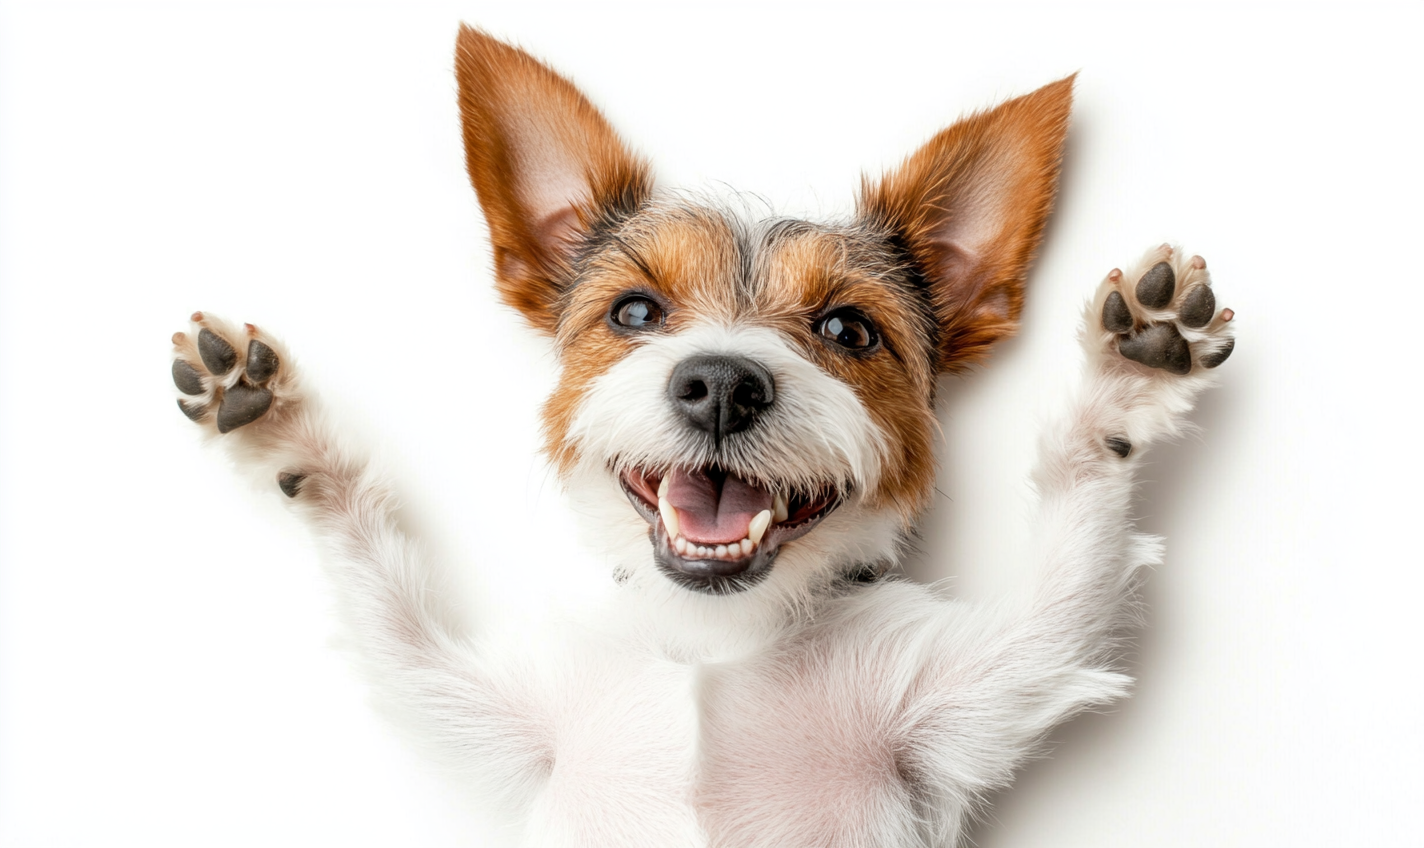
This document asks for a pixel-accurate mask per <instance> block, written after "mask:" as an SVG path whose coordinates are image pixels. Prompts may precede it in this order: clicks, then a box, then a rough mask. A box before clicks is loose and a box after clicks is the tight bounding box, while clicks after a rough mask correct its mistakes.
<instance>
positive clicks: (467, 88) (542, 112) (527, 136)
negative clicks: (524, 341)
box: [455, 25, 652, 333]
mask: <svg viewBox="0 0 1424 848" xmlns="http://www.w3.org/2000/svg"><path fill="white" fill-rule="evenodd" d="M455 75H456V77H457V78H458V80H459V84H460V116H461V119H462V121H463V122H464V136H465V163H466V166H467V167H468V168H469V171H470V182H471V183H473V184H474V186H475V193H476V194H477V195H479V200H480V206H481V207H482V208H483V209H484V213H485V219H486V220H487V221H488V222H489V229H490V241H491V242H492V243H493V247H494V263H495V277H496V282H497V284H498V286H499V293H500V296H501V297H503V298H504V302H505V303H507V304H509V305H510V306H513V307H514V308H515V309H518V310H520V311H521V312H522V313H523V314H524V316H525V317H526V318H527V319H528V320H529V322H530V323H531V324H533V325H534V326H535V327H537V328H538V329H541V330H544V331H546V332H549V333H552V332H554V331H555V330H556V328H557V326H558V320H559V317H558V304H559V299H560V296H561V294H562V292H563V290H564V289H565V288H566V287H567V286H568V285H569V284H570V282H571V280H572V276H573V274H572V268H571V262H572V260H573V257H574V255H575V254H576V252H577V251H578V249H579V247H580V246H581V245H582V244H583V243H584V241H585V240H586V239H587V238H588V237H589V235H590V233H591V232H592V231H593V230H594V228H595V227H597V226H599V225H600V224H604V223H607V222H608V221H610V220H614V219H617V218H619V217H621V216H625V215H628V214H631V213H632V212H633V211H634V210H635V209H636V208H637V207H638V205H639V204H641V203H642V202H643V201H644V200H646V199H647V197H648V195H649V193H650V192H651V189H652V178H651V176H650V174H649V171H648V166H647V163H645V162H644V161H643V160H642V159H640V158H638V157H636V156H634V155H633V154H631V153H630V152H629V151H628V149H627V148H626V147H625V146H624V145H623V142H622V141H621V140H620V139H619V138H618V134H617V133H615V132H614V131H613V128H612V127H611V126H609V125H608V121H606V120H605V119H604V117H603V115H601V114H599V112H598V110H597V109H595V108H594V107H593V104H591V103H589V102H588V100H587V98H585V97H584V96H583V95H582V94H581V93H580V92H579V90H578V89H577V88H575V87H574V86H573V84H572V83H570V82H569V81H568V80H566V79H564V78H563V77H561V76H559V75H558V74H556V73H554V72H553V71H552V70H550V69H549V68H548V67H546V66H545V65H543V64H542V63H540V62H539V61H538V60H537V59H535V58H534V57H532V56H530V55H529V54H527V53H525V52H524V51H522V50H519V49H517V48H514V47H511V46H509V45H508V44H504V43H503V42H500V41H497V40H495V39H493V38H491V37H489V36H488V35H485V34H484V33H482V32H479V31H477V30H475V29H471V28H470V27H468V26H464V25H462V26H461V27H460V35H459V38H458V39H457V41H456V44H455Z"/></svg>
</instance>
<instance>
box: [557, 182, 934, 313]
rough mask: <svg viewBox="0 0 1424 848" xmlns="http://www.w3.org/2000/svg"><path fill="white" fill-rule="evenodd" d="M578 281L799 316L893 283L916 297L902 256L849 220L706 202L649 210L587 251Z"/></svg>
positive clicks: (691, 305) (711, 309)
mask: <svg viewBox="0 0 1424 848" xmlns="http://www.w3.org/2000/svg"><path fill="white" fill-rule="evenodd" d="M590 257H591V261H590V262H589V263H588V264H587V265H586V266H585V273H584V274H582V275H581V277H582V279H581V282H590V283H596V285H595V286H593V288H596V289H600V290H601V291H592V292H588V293H587V294H588V295H589V296H593V297H597V296H599V295H601V294H605V293H606V290H607V289H608V288H609V287H617V286H618V285H619V284H620V282H621V283H622V284H624V285H632V286H634V287H636V285H639V284H641V285H646V286H648V287H649V288H651V289H653V290H654V291H655V292H657V293H659V294H661V295H663V296H665V297H666V298H668V299H669V300H670V301H671V302H672V304H674V305H676V306H678V307H680V308H684V309H688V310H690V311H692V312H694V313H698V314H701V315H720V316H724V317H729V318H730V317H746V316H755V317H764V318H775V317H777V316H779V315H783V314H786V315H791V314H795V315H801V314H804V313H806V312H808V311H815V310H818V309H823V308H825V307H828V306H831V305H835V303H836V302H837V301H838V300H846V299H851V300H853V299H854V298H855V297H857V296H860V297H864V296H866V295H867V294H869V292H868V289H870V288H873V287H884V286H891V287H893V288H895V289H898V290H901V291H902V292H904V293H908V294H913V293H914V291H913V284H912V281H911V280H910V279H909V274H908V271H907V266H906V264H905V263H904V262H903V261H902V255H901V254H900V253H899V252H897V251H896V249H895V246H894V244H893V243H892V242H891V241H890V240H889V239H887V238H886V237H884V236H883V235H882V234H880V233H878V232H875V231H872V230H868V229H865V228H861V227H858V226H855V225H850V224H822V223H815V222H811V221H805V220H799V219H790V218H766V217H761V218H757V217H753V216H752V215H750V214H748V213H747V212H746V211H742V210H736V209H733V208H730V207H722V206H716V205H711V204H690V203H680V204H677V205H662V206H654V207H651V208H648V209H645V210H642V211H641V212H640V213H639V214H637V215H634V216H633V217H631V218H630V219H628V220H626V221H624V222H622V223H621V225H620V226H618V227H616V228H610V229H609V230H608V231H607V232H606V233H604V234H603V236H602V237H601V238H599V239H598V240H597V241H596V242H595V243H594V245H593V247H592V250H591V251H590Z"/></svg>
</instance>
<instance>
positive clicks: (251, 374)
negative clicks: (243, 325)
mask: <svg viewBox="0 0 1424 848" xmlns="http://www.w3.org/2000/svg"><path fill="white" fill-rule="evenodd" d="M280 365H281V361H280V360H279V359H277V352H276V351H275V350H273V349H272V348H270V347H268V346H267V345H265V344H263V343H262V342H259V341H258V340H257V339H253V340H252V341H250V342H248V343H247V379H249V380H251V381H252V382H254V383H257V384H258V385H262V384H263V383H266V382H267V381H268V380H270V379H272V378H273V377H274V376H276V374H277V368H278V366H280Z"/></svg>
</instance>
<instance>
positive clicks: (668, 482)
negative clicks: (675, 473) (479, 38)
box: [658, 474, 672, 500]
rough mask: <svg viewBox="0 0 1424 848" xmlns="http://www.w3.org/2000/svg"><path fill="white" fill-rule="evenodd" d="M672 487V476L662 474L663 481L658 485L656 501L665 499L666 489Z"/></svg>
mask: <svg viewBox="0 0 1424 848" xmlns="http://www.w3.org/2000/svg"><path fill="white" fill-rule="evenodd" d="M671 487H672V475H671V474H664V475H663V481H662V482H661V483H659V484H658V500H662V499H663V498H665V497H667V493H668V489H669V488H671Z"/></svg>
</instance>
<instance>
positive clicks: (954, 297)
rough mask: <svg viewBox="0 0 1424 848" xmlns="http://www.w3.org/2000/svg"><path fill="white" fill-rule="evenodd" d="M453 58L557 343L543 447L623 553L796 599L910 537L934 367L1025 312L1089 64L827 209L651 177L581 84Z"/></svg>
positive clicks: (519, 266)
mask: <svg viewBox="0 0 1424 848" xmlns="http://www.w3.org/2000/svg"><path fill="white" fill-rule="evenodd" d="M456 61H457V70H458V75H459V81H460V104H461V112H462V115H463V118H464V135H465V145H466V152H467V156H468V164H469V170H470V175H471V179H472V181H473V182H474V185H475V188H476V191H477V192H478V194H479V198H480V202H481V205H482V206H483V208H484V211H485V215H486V218H487V220H488V221H489V225H490V234H491V240H492V242H493V247H494V256H495V264H496V276H497V281H498V284H499V287H500V292H501V295H502V296H503V297H504V299H505V301H506V302H507V303H509V304H510V305H512V306H514V307H515V308H517V309H519V310H520V311H521V312H522V313H523V314H524V315H525V316H526V317H527V318H528V320H529V321H530V322H531V323H532V324H533V325H534V326H535V327H537V328H539V329H541V330H543V331H545V332H547V333H549V334H551V335H552V337H553V339H554V341H555V346H556V349H557V351H558V353H559V358H560V362H561V365H562V374H561V378H560V381H559V384H558V387H557V388H556V389H555V391H554V393H553V395H552V396H551V397H550V398H549V401H548V403H547V404H546V406H545V410H544V422H545V434H546V446H547V451H548V453H549V455H550V457H551V458H552V459H553V460H554V462H555V463H556V465H557V467H558V468H559V470H560V472H561V473H562V474H563V475H564V477H565V479H566V480H568V481H569V482H570V483H571V485H572V486H573V487H574V488H575V489H577V490H578V491H577V492H576V494H582V495H585V496H586V497H587V500H586V502H585V503H586V504H588V506H587V508H585V509H584V510H582V511H583V512H585V513H586V514H591V518H592V520H593V521H595V522H596V523H599V524H601V525H602V529H604V530H605V531H606V532H605V538H606V539H608V547H609V549H610V552H611V553H613V554H614V556H615V558H616V559H617V561H618V567H619V568H620V570H621V571H623V572H624V574H625V576H631V575H633V574H638V575H640V576H642V575H657V578H656V579H658V580H664V579H666V580H670V581H671V583H672V584H673V585H675V586H677V587H680V588H682V589H686V590H690V591H692V592H696V593H705V594H713V595H718V594H730V593H735V592H739V591H743V590H749V589H753V588H756V587H766V586H775V587H777V589H778V590H779V592H778V594H779V595H780V596H781V597H782V598H783V599H785V598H794V597H795V595H796V593H798V592H803V591H805V590H807V589H808V588H810V587H814V586H816V585H820V584H822V583H824V582H825V581H826V580H827V579H831V578H836V577H839V576H842V575H844V574H846V573H848V572H853V571H865V570H869V571H870V572H875V571H877V570H879V568H880V567H881V566H882V564H883V563H886V562H888V561H890V560H891V559H893V557H894V556H895V553H896V550H895V549H896V545H897V542H898V539H899V538H901V535H902V534H903V532H904V531H905V530H906V529H907V528H908V526H909V525H910V524H911V522H912V521H913V519H914V517H915V516H916V515H917V514H918V513H919V511H920V510H921V509H922V508H923V507H924V505H925V504H926V502H927V500H928V497H929V494H930V492H931V490H932V486H933V480H934V466H933V450H932V435H933V433H934V427H935V418H934V412H933V401H934V387H935V380H936V378H937V376H938V374H939V373H940V372H942V371H946V370H953V369H956V368H960V367H963V366H965V365H967V364H969V363H972V362H974V361H976V360H977V359H978V358H980V357H981V356H982V355H983V354H984V352H985V351H986V350H987V349H988V347H989V346H990V345H992V344H993V343H994V342H995V341H997V340H998V339H1000V338H1002V337H1004V336H1006V335H1008V334H1010V333H1012V332H1013V330H1014V328H1015V325H1016V322H1017V319H1018V314H1019V309H1020V304H1021V299H1022V286H1023V275H1024V272H1025V269H1026V266H1027V264H1028V260H1029V258H1030V256H1031V254H1032V252H1033V250H1034V248H1035V246H1036V245H1037V242H1038V239H1039V235H1040V233H1041V231H1042V227H1043V223H1044V219H1045V218H1046V216H1047V212H1048V208H1049V205H1050V203H1051V201H1052V196H1053V192H1054V188H1055V186H1056V181H1057V171H1058V162H1059V158H1060V155H1061V146H1062V141H1063V136H1064V132H1065V130H1066V126H1067V117H1068V109H1069V104H1070V100H1071V84H1072V83H1071V79H1070V80H1063V81H1061V82H1058V83H1055V84H1053V85H1050V86H1047V87H1045V88H1044V89H1041V90H1040V91H1038V92H1035V93H1034V94H1031V95H1028V96H1026V97H1022V98H1019V99H1018V100H1014V101H1010V102H1009V103H1006V104H1004V105H1003V106H1000V107H999V108H997V109H995V110H993V111H991V112H987V113H983V114H980V115H976V116H974V117H971V118H969V119H967V120H965V121H962V122H960V123H959V124H956V125H955V126H953V127H951V128H949V129H947V130H945V131H944V132H942V133H940V134H939V135H938V136H936V137H935V138H934V139H932V140H931V141H930V142H929V143H928V144H926V145H925V146H924V147H923V148H921V149H920V150H919V151H918V152H916V153H915V154H913V155H912V156H910V157H909V158H908V159H907V160H906V161H905V163H904V164H903V165H902V166H901V168H900V169H898V170H897V171H896V172H894V173H892V174H890V175H888V176H886V177H885V178H884V179H883V180H881V181H880V182H878V183H871V182H868V181H867V182H866V183H865V185H864V186H863V187H862V191H861V197H860V203H859V206H858V212H857V214H856V216H855V217H854V218H853V219H852V220H850V221H848V222H845V223H842V224H814V223H808V222H804V221H796V220H784V219H773V220H761V221H756V220H748V217H747V216H746V215H744V214H739V213H738V211H736V210H733V209H731V208H729V207H722V206H717V205H714V204H702V203H695V202H690V201H684V200H671V199H666V198H659V197H657V196H655V195H654V193H653V190H652V180H651V178H650V176H649V172H648V168H647V166H646V164H645V163H643V162H642V161H641V160H639V159H638V158H637V157H635V156H633V155H632V154H631V153H629V152H628V151H627V149H626V148H625V147H624V145H623V144H622V142H621V141H620V140H619V139H618V137H617V135H616V134H615V133H614V132H613V130H612V129H611V128H610V127H609V126H608V124H607V123H606V121H604V119H603V117H602V116H601V115H600V114H599V113H598V111H597V110H596V109H594V107H593V106H592V105H590V104H589V103H588V101H587V100H586V99H585V98H584V97H583V96H582V95H581V94H580V93H579V92H578V91H577V89H575V88H574V87H573V86H572V85H571V84H570V83H569V82H568V81H566V80H564V79H563V78H562V77H559V76H558V75H557V74H555V73H554V72H553V71H551V70H549V69H548V68H547V67H545V66H544V65H542V64H540V63H539V62H537V61H536V60H534V59H533V58H531V57H530V56H528V55H527V54H525V53H523V52H521V51H519V50H517V49H515V48H512V47H509V46H507V45H505V44H502V43H500V42H498V41H496V40H494V39H491V38H489V37H488V36H485V35H483V34H481V33H479V32H476V31H474V30H471V29H468V28H466V29H462V31H461V34H460V40H459V44H458V48H457V56H456Z"/></svg>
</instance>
